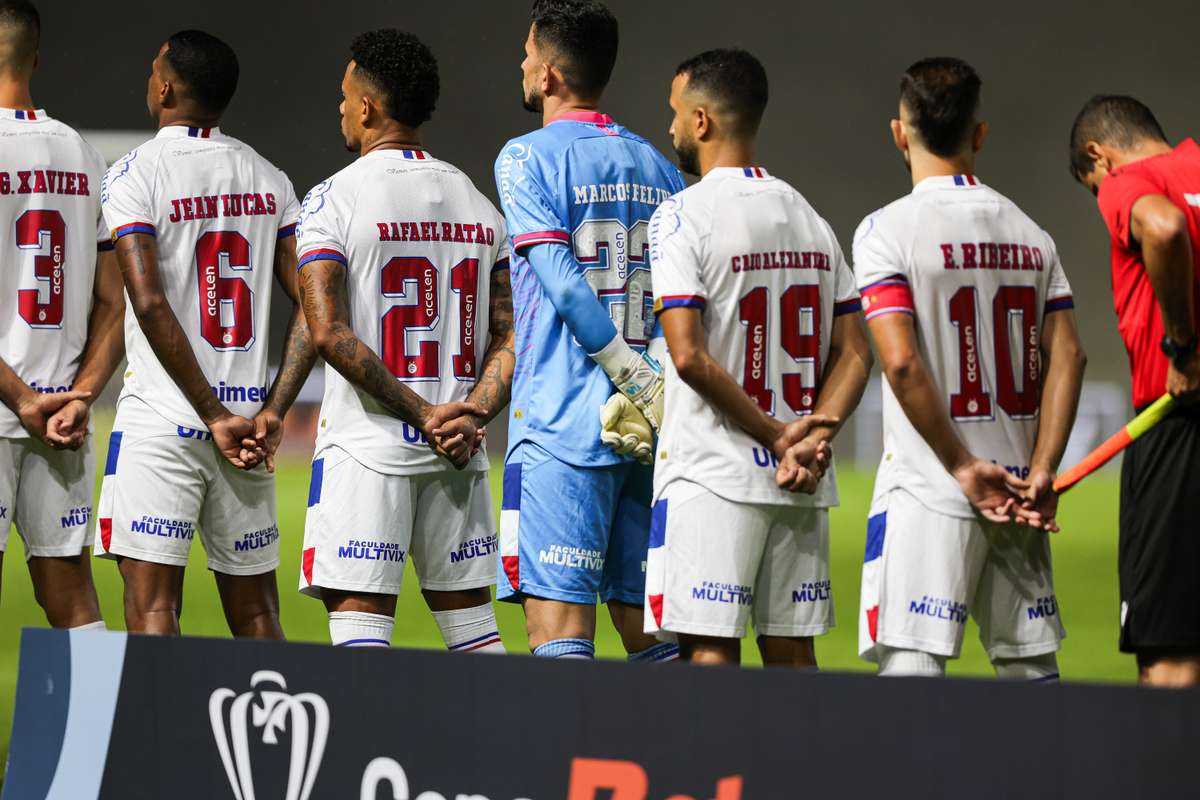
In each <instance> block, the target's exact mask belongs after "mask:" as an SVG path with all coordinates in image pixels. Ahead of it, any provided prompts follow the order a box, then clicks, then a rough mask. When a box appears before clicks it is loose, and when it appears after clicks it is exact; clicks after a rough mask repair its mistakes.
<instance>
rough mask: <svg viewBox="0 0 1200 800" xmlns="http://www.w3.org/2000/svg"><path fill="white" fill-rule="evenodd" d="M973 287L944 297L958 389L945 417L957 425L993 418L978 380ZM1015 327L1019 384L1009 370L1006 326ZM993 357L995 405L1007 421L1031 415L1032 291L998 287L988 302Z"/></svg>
mask: <svg viewBox="0 0 1200 800" xmlns="http://www.w3.org/2000/svg"><path fill="white" fill-rule="evenodd" d="M976 298H977V293H976V291H975V287H974V286H964V287H962V288H961V289H959V290H958V291H957V292H955V293H954V296H953V297H951V298H950V322H951V323H952V324H953V325H954V327H955V328H956V329H957V331H958V365H959V390H958V391H957V392H955V393H953V394H951V395H950V416H951V417H953V418H954V419H956V420H960V421H971V420H985V419H994V418H995V414H994V413H993V411H992V396H991V394H989V393H988V391H987V389H986V388H985V386H984V381H983V364H982V362H981V360H980V347H981V346H982V344H983V343H982V342H980V340H979V316H978V312H977V310H976V304H977V299H976ZM1014 321H1016V323H1017V332H1016V333H1017V341H1016V343H1015V344H1016V346H1017V349H1018V350H1019V352H1020V356H1019V361H1020V367H1021V373H1020V376H1019V378H1020V385H1019V386H1018V375H1017V373H1016V371H1015V370H1014V369H1013V344H1014V342H1013V341H1012V323H1013V322H1014ZM992 330H993V331H994V334H993V337H992V338H993V340H994V341H993V343H992V346H993V353H994V355H995V358H996V361H995V364H996V401H997V403H998V404H999V406H1000V408H1002V409H1004V413H1006V414H1008V416H1009V418H1011V419H1029V418H1031V417H1035V416H1037V413H1038V403H1039V397H1038V395H1039V392H1040V387H1041V380H1040V376H1039V369H1040V365H1039V363H1038V330H1037V290H1035V289H1034V288H1033V287H1032V286H1001V287H1000V288H999V289H997V290H996V296H995V297H994V298H993V299H992Z"/></svg>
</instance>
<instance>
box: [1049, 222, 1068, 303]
mask: <svg viewBox="0 0 1200 800" xmlns="http://www.w3.org/2000/svg"><path fill="white" fill-rule="evenodd" d="M1046 242H1047V245H1048V248H1049V250H1048V253H1047V255H1048V256H1049V258H1047V266H1048V268H1049V271H1050V278H1049V281H1048V282H1047V284H1046V308H1045V312H1046V313H1050V312H1051V311H1065V310H1066V309H1068V308H1074V307H1075V299H1074V297H1073V296H1072V294H1071V284H1070V283H1069V282H1068V281H1067V272H1066V270H1064V269H1063V265H1062V262H1061V261H1060V260H1059V258H1058V248H1057V247H1055V246H1054V240H1053V239H1051V238H1050V235H1049V234H1046Z"/></svg>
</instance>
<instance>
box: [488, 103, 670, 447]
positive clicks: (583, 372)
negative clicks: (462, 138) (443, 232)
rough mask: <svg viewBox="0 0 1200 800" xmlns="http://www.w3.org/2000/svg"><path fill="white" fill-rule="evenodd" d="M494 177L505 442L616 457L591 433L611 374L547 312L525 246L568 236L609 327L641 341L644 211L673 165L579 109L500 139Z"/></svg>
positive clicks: (646, 320)
mask: <svg viewBox="0 0 1200 800" xmlns="http://www.w3.org/2000/svg"><path fill="white" fill-rule="evenodd" d="M496 180H497V185H498V188H499V190H500V195H501V203H502V204H503V207H504V211H505V215H506V218H507V220H508V225H509V236H510V237H511V242H512V247H513V256H512V283H513V312H514V317H515V320H516V336H517V339H516V353H517V368H516V372H515V374H514V375H513V399H512V418H511V426H510V429H509V449H510V451H511V450H512V448H514V447H515V446H516V445H517V444H519V443H520V442H521V441H524V440H529V441H533V442H535V443H537V444H538V445H539V446H542V447H544V448H546V449H547V450H549V451H550V452H551V453H553V454H554V455H555V456H556V457H558V458H559V459H561V460H564V461H567V462H569V463H573V464H577V465H580V466H593V465H600V464H613V463H616V462H618V461H620V460H621V457H620V456H616V455H614V454H613V453H612V451H611V450H609V449H607V448H605V447H604V446H603V445H602V444H601V443H600V440H599V433H600V423H599V415H598V413H597V409H599V408H600V406H602V405H603V404H604V402H605V401H606V400H607V399H608V397H609V396H610V395H611V394H612V392H613V387H612V383H611V381H610V380H609V378H608V376H607V375H606V374H605V373H604V370H603V369H601V368H600V367H599V365H597V364H596V363H595V362H594V361H593V360H592V359H591V358H590V357H589V356H588V355H587V353H585V352H584V350H583V348H581V347H580V346H579V345H578V344H577V343H576V342H575V341H574V338H573V337H572V336H571V333H570V331H569V330H568V329H567V327H566V324H565V323H564V322H563V320H562V318H561V317H560V316H558V314H556V313H555V311H554V307H553V305H552V304H551V303H550V300H549V299H548V297H547V295H546V292H545V290H544V288H543V287H542V285H541V283H540V282H539V280H538V278H537V276H536V274H534V272H533V269H532V268H531V267H530V266H529V263H528V262H527V261H526V260H525V258H524V252H525V248H527V247H531V246H533V245H536V244H542V243H547V242H561V243H565V244H567V245H568V246H569V247H570V248H571V250H572V252H573V253H574V256H575V259H576V261H577V262H578V264H579V266H580V267H581V268H582V269H583V271H584V276H585V277H586V279H587V281H588V283H589V284H590V285H591V287H592V289H593V290H594V291H595V293H596V296H597V298H598V299H599V300H600V302H601V304H602V305H603V306H604V307H605V309H606V310H607V311H608V312H609V314H610V315H611V316H612V319H613V323H614V325H615V326H616V328H617V331H618V333H620V334H621V335H622V336H623V337H624V338H625V341H626V342H628V343H629V344H630V345H631V346H633V347H635V348H642V347H644V346H645V345H646V344H647V343H648V341H649V339H650V333H651V331H652V330H653V327H654V317H653V313H652V308H653V291H652V287H651V283H650V269H649V268H650V264H649V260H648V258H647V255H646V251H647V247H648V228H649V221H650V217H651V215H652V214H653V213H654V210H655V208H657V207H658V205H659V203H661V202H662V201H663V200H665V199H666V198H667V197H669V196H670V195H672V194H674V193H675V192H677V191H679V190H680V189H682V188H683V180H682V177H681V176H680V175H679V171H678V170H677V169H676V168H675V167H674V165H672V164H671V163H670V162H668V161H667V160H666V159H665V158H663V156H662V155H661V154H660V153H659V152H658V151H657V150H655V149H654V147H653V146H651V145H650V144H649V143H648V142H647V141H646V140H644V139H642V138H641V137H639V136H637V135H636V134H633V133H631V132H630V131H628V130H627V129H625V128H624V127H622V126H620V125H618V124H616V123H615V122H614V121H613V120H612V118H611V117H608V116H606V115H603V114H596V113H590V112H588V113H576V114H566V115H563V116H561V117H559V118H558V119H556V120H555V121H554V122H552V123H550V124H549V125H547V126H546V127H544V128H541V129H540V130H537V131H534V132H532V133H529V134H526V135H525V136H522V137H519V138H517V139H514V140H513V141H511V142H509V143H508V145H507V146H506V147H505V148H504V150H503V151H502V152H501V154H500V158H499V159H498V160H497V162H496Z"/></svg>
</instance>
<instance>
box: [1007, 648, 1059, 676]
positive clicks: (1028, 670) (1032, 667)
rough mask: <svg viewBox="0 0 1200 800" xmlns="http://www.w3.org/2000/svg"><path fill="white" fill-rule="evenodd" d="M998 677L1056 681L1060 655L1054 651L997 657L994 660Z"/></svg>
mask: <svg viewBox="0 0 1200 800" xmlns="http://www.w3.org/2000/svg"><path fill="white" fill-rule="evenodd" d="M992 667H993V668H994V669H995V670H996V677H997V678H1004V679H1007V680H1015V681H1033V682H1035V683H1054V682H1056V681H1057V680H1058V657H1057V656H1056V655H1055V654H1054V653H1043V654H1042V655H1037V656H1025V657H1024V658H996V659H993V660H992Z"/></svg>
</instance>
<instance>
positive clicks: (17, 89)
mask: <svg viewBox="0 0 1200 800" xmlns="http://www.w3.org/2000/svg"><path fill="white" fill-rule="evenodd" d="M0 108H20V109H23V110H25V111H36V110H37V107H36V106H34V104H33V95H32V94H31V93H30V91H29V81H28V80H27V79H25V80H22V79H19V78H13V77H11V76H8V75H3V76H0Z"/></svg>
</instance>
